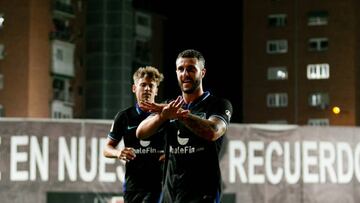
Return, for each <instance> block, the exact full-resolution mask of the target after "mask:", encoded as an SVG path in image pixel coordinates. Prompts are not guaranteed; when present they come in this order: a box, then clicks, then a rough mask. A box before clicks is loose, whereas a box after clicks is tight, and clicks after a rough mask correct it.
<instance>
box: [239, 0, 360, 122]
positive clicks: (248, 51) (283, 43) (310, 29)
mask: <svg viewBox="0 0 360 203" xmlns="http://www.w3.org/2000/svg"><path fill="white" fill-rule="evenodd" d="M243 8H244V9H243V19H244V21H243V22H244V34H243V42H244V43H243V44H244V46H243V93H244V94H243V101H244V102H243V114H244V115H243V118H244V122H245V123H288V124H299V125H350V126H353V125H359V124H360V110H359V108H360V106H359V102H360V94H359V91H358V90H357V88H358V87H360V86H359V85H360V82H359V80H360V73H359V70H360V69H359V68H360V67H359V66H360V61H359V58H360V57H359V56H360V55H359V54H360V52H359V45H360V41H359V36H360V29H359V25H360V24H359V23H360V15H359V12H358V11H357V8H360V2H359V1H356V0H342V1H323V0H305V1H300V0H292V1H289V0H264V1H261V3H260V2H259V1H253V0H245V1H244V5H243Z"/></svg>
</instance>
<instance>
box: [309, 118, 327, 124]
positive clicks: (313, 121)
mask: <svg viewBox="0 0 360 203" xmlns="http://www.w3.org/2000/svg"><path fill="white" fill-rule="evenodd" d="M329 124H330V122H329V119H327V118H311V119H309V120H308V125H311V126H328V125H329Z"/></svg>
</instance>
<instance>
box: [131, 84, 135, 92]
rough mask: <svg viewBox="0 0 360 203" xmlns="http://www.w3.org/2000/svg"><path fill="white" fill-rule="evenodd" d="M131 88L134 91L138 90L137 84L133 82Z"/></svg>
mask: <svg viewBox="0 0 360 203" xmlns="http://www.w3.org/2000/svg"><path fill="white" fill-rule="evenodd" d="M131 90H132V92H133V93H135V92H136V85H135V84H133V85H132V86H131Z"/></svg>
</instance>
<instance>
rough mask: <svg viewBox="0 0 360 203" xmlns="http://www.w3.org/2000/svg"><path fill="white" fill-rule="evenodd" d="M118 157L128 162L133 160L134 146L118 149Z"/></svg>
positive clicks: (134, 155)
mask: <svg viewBox="0 0 360 203" xmlns="http://www.w3.org/2000/svg"><path fill="white" fill-rule="evenodd" d="M119 152H120V153H119V154H118V159H120V160H123V161H126V162H129V161H131V160H134V159H135V157H136V154H135V150H134V148H131V147H125V148H124V149H122V150H120V151H119Z"/></svg>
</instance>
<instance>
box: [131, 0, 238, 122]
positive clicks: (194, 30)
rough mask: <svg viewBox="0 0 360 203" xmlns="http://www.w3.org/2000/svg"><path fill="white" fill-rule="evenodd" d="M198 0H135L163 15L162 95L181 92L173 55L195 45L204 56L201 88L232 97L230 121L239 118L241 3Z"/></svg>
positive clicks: (167, 95)
mask: <svg viewBox="0 0 360 203" xmlns="http://www.w3.org/2000/svg"><path fill="white" fill-rule="evenodd" d="M220 3H221V2H219V1H201V0H200V1H199V0H197V1H196V0H192V1H190V0H182V1H179V0H170V1H169V0H149V1H146V0H136V1H135V2H134V4H135V6H136V7H139V6H141V7H145V8H147V9H150V10H153V11H155V12H158V13H160V14H162V15H164V16H165V19H166V20H165V22H164V23H165V24H164V25H165V30H164V31H165V33H164V35H165V42H164V46H165V47H164V52H165V53H164V58H165V61H164V63H165V64H164V65H165V67H166V68H164V71H163V72H164V74H165V80H164V82H163V83H162V85H164V86H163V87H164V95H166V97H169V98H174V97H176V96H177V95H179V94H180V89H179V87H178V85H177V80H176V74H175V59H176V56H177V54H178V53H179V52H180V51H183V50H185V49H196V50H198V51H200V52H201V53H202V54H203V55H204V57H205V60H206V64H205V67H206V69H207V73H206V75H205V78H204V80H203V87H204V90H208V91H210V92H211V93H212V94H213V95H215V96H219V97H224V98H227V99H229V100H230V101H231V103H232V105H233V108H234V113H233V117H232V122H233V123H240V122H241V121H242V110H241V109H242V74H241V72H242V31H241V30H242V7H241V5H238V4H239V3H240V2H236V1H234V2H228V4H223V5H220Z"/></svg>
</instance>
